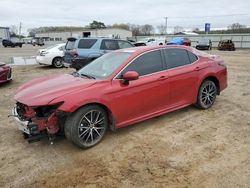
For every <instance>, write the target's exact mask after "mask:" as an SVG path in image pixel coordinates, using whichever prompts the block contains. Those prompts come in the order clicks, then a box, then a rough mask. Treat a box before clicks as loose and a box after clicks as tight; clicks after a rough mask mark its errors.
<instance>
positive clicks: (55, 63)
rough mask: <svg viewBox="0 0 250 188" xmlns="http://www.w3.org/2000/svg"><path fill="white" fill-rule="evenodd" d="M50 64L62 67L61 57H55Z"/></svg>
mask: <svg viewBox="0 0 250 188" xmlns="http://www.w3.org/2000/svg"><path fill="white" fill-rule="evenodd" d="M52 65H53V66H54V67H56V68H62V67H63V63H62V58H61V57H56V58H54V59H53V61H52Z"/></svg>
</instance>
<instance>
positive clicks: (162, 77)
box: [158, 76, 168, 81]
mask: <svg viewBox="0 0 250 188" xmlns="http://www.w3.org/2000/svg"><path fill="white" fill-rule="evenodd" d="M167 78H168V77H167V76H161V77H160V78H158V80H159V81H162V80H166V79H167Z"/></svg>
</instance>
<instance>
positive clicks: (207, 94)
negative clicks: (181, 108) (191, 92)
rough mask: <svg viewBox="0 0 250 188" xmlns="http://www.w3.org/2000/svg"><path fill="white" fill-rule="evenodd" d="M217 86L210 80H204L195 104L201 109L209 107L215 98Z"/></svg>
mask: <svg viewBox="0 0 250 188" xmlns="http://www.w3.org/2000/svg"><path fill="white" fill-rule="evenodd" d="M216 95H217V87H216V85H215V83H214V82H213V81H211V80H205V81H204V82H203V83H202V84H201V87H200V89H199V93H198V97H197V102H196V106H197V107H198V108H201V109H208V108H210V107H211V106H212V105H213V104H214V102H215V99H216Z"/></svg>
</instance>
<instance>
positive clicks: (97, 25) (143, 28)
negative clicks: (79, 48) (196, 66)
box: [10, 20, 250, 37]
mask: <svg viewBox="0 0 250 188" xmlns="http://www.w3.org/2000/svg"><path fill="white" fill-rule="evenodd" d="M103 28H119V29H125V30H129V31H131V32H132V34H133V36H149V35H152V34H155V28H154V26H153V25H150V24H144V25H138V24H130V23H126V24H125V23H115V24H113V25H105V24H104V23H103V22H99V21H96V20H94V21H93V22H91V23H90V24H89V25H86V26H84V27H76V26H49V27H38V28H32V29H29V30H28V32H29V36H31V37H34V36H35V34H36V33H44V32H45V33H46V32H75V31H79V30H86V29H103ZM156 29H157V31H158V32H157V33H158V34H160V35H164V34H166V26H165V25H158V26H157V27H156ZM173 29H174V30H173V31H174V34H175V33H180V32H182V31H184V28H183V27H181V26H175V27H174V28H173ZM10 31H11V35H12V36H16V35H17V28H15V27H14V26H13V25H12V26H11V27H10ZM193 32H196V33H198V34H204V33H205V32H204V31H201V30H200V29H199V28H194V29H193ZM209 33H210V34H227V33H250V28H247V27H246V26H245V25H242V24H240V23H233V24H231V25H229V26H228V28H227V30H212V31H210V32H209Z"/></svg>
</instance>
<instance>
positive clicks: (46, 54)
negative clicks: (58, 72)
mask: <svg viewBox="0 0 250 188" xmlns="http://www.w3.org/2000/svg"><path fill="white" fill-rule="evenodd" d="M64 50H65V43H62V44H56V45H53V46H50V47H48V48H46V49H40V50H38V55H37V56H36V61H37V63H38V64H40V65H53V66H54V67H56V68H61V67H63V62H62V58H63V56H64Z"/></svg>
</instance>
